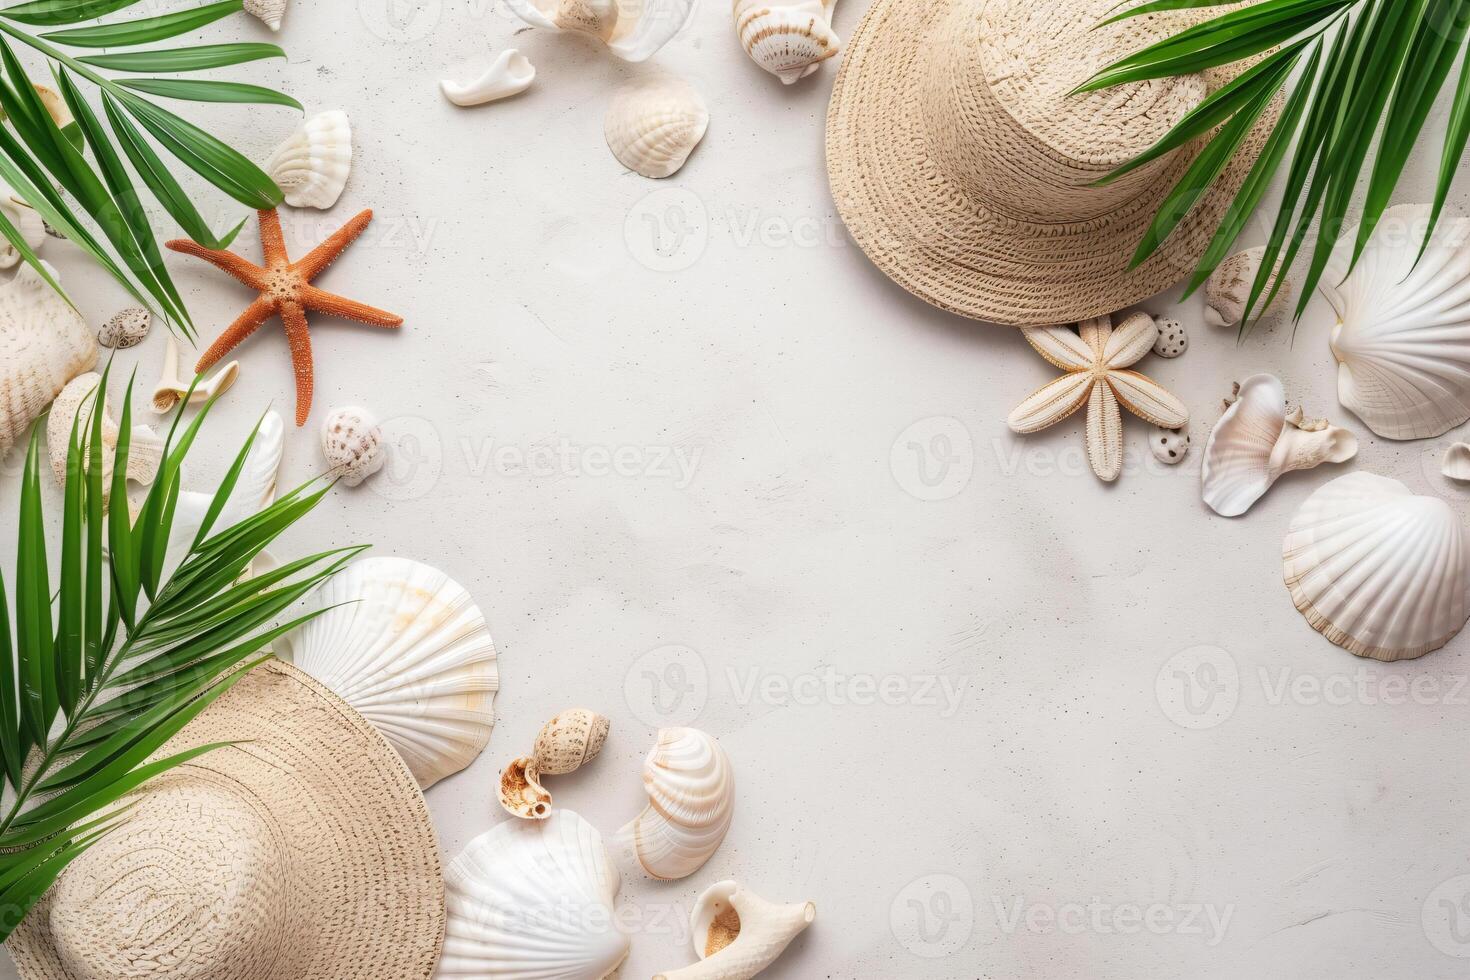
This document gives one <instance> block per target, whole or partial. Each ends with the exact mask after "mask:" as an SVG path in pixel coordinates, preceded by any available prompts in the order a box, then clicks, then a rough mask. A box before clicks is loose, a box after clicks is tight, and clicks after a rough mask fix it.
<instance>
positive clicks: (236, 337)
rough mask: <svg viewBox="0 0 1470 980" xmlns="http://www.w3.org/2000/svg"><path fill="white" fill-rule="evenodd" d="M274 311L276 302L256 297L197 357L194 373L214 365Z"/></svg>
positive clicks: (253, 331)
mask: <svg viewBox="0 0 1470 980" xmlns="http://www.w3.org/2000/svg"><path fill="white" fill-rule="evenodd" d="M275 312H276V304H275V303H272V302H271V301H270V300H268V299H266V298H265V297H264V296H260V297H257V298H256V300H255V302H254V303H251V304H250V305H249V306H247V307H246V308H245V312H244V313H241V314H240V315H239V316H238V317H236V318H235V322H234V323H232V324H230V325H229V326H228V327H226V328H225V332H224V333H222V334H220V335H219V339H217V340H216V341H215V342H214V343H212V344H210V345H209V350H207V351H205V352H204V356H203V357H201V358H199V363H198V364H196V365H194V373H196V374H203V373H204V372H205V371H208V370H209V369H210V368H212V367H214V366H215V365H216V364H218V363H219V362H220V360H221V359H222V358H223V357H224V356H225V355H226V354H228V353H229V352H230V351H232V350H234V349H235V348H236V347H237V346H238V345H239V343H240V341H242V340H244V339H245V338H246V337H248V336H250V335H251V334H253V333H255V331H256V329H257V328H258V327H259V326H260V325H261V324H262V323H264V322H265V321H267V320H269V319H270V318H271V314H273V313H275Z"/></svg>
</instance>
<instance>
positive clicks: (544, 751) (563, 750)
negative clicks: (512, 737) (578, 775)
mask: <svg viewBox="0 0 1470 980" xmlns="http://www.w3.org/2000/svg"><path fill="white" fill-rule="evenodd" d="M610 725H611V722H609V721H608V720H607V719H606V718H604V717H603V716H602V715H599V714H598V713H597V712H595V711H590V710H588V709H587V708H572V709H571V710H569V711H563V712H561V713H560V714H559V715H557V716H556V717H555V718H553V719H551V720H550V721H548V722H547V723H546V724H545V725H543V726H542V728H541V734H539V735H537V736H536V747H535V749H534V750H533V752H532V755H533V757H534V758H535V759H536V766H537V768H539V769H540V770H541V771H542V772H544V773H546V774H547V775H548V776H565V775H566V774H567V773H569V772H576V771H577V770H578V769H580V768H581V767H582V766H584V765H586V764H587V763H589V762H591V761H592V760H593V759H595V758H597V753H599V752H601V751H602V745H603V743H604V742H606V741H607V732H608V728H609V727H610Z"/></svg>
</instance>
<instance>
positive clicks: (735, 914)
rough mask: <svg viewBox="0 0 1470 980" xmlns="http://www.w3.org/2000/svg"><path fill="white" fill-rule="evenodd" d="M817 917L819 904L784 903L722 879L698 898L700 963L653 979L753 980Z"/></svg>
mask: <svg viewBox="0 0 1470 980" xmlns="http://www.w3.org/2000/svg"><path fill="white" fill-rule="evenodd" d="M816 917H817V906H816V904H815V903H813V902H797V903H796V904H793V905H778V904H776V903H775V902H768V901H766V900H765V899H764V898H761V897H760V896H759V895H757V894H755V893H754V892H752V891H750V890H749V889H748V888H742V887H741V886H740V885H738V884H736V883H735V882H733V881H722V882H719V883H718V884H715V885H711V886H710V887H709V888H706V889H705V890H704V892H703V894H701V895H700V896H699V898H698V899H696V900H695V903H694V912H693V913H692V914H691V915H690V917H689V925H690V933H691V935H692V936H693V939H694V955H696V956H698V957H699V962H698V963H695V964H693V965H692V966H686V967H684V968H683V969H679V970H669V971H667V972H665V973H660V974H657V975H656V976H654V978H653V980H750V978H751V977H753V976H755V975H756V974H758V973H760V972H761V971H762V970H764V969H765V968H766V967H768V966H770V965H771V964H772V963H774V962H776V958H777V957H778V956H780V955H781V954H782V953H783V952H785V951H786V947H787V946H789V945H791V940H793V939H795V938H796V937H797V936H799V935H800V934H801V933H802V931H803V930H805V929H806V927H807V926H809V925H811V924H812V921H813V920H814V919H816Z"/></svg>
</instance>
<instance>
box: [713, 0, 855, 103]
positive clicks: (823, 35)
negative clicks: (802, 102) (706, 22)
mask: <svg viewBox="0 0 1470 980" xmlns="http://www.w3.org/2000/svg"><path fill="white" fill-rule="evenodd" d="M835 2H836V0H832V2H828V3H822V2H819V0H798V2H794V3H790V2H788V3H782V2H779V0H775V2H763V0H735V3H734V9H735V35H736V37H738V38H739V39H740V46H741V47H742V48H744V49H745V53H746V54H748V55H750V60H751V61H754V62H755V63H756V64H758V65H760V66H761V67H762V68H764V69H765V70H766V71H768V72H770V73H771V74H772V75H775V76H776V77H777V78H779V79H781V83H782V84H783V85H790V84H791V83H793V82H795V81H797V80H798V79H802V78H805V77H807V76H808V75H810V74H811V73H812V72H814V71H816V70H817V69H818V68H820V67H821V66H822V62H824V61H826V60H827V59H828V58H831V57H833V56H834V55H836V54H837V52H838V50H840V49H841V47H842V41H841V40H840V39H839V38H838V37H837V35H836V34H834V33H833V32H832V8H833V6H835Z"/></svg>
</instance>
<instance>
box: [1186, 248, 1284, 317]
mask: <svg viewBox="0 0 1470 980" xmlns="http://www.w3.org/2000/svg"><path fill="white" fill-rule="evenodd" d="M1265 257H1266V246H1264V245H1261V246H1257V247H1256V248H1248V249H1246V250H1245V251H1244V252H1237V253H1236V254H1234V255H1232V256H1230V258H1228V259H1226V260H1225V261H1224V262H1221V263H1220V264H1219V266H1217V267H1216V268H1215V271H1214V272H1213V273H1211V274H1210V278H1209V279H1208V280H1207V281H1206V282H1205V322H1206V323H1208V324H1209V325H1210V326H1212V327H1234V326H1237V325H1239V323H1240V321H1241V320H1243V319H1245V304H1246V302H1247V301H1248V300H1249V299H1250V296H1251V288H1252V287H1253V286H1255V284H1256V276H1257V275H1259V274H1260V271H1261V262H1262V261H1263V260H1264V259H1265ZM1280 276H1281V270H1280V269H1279V268H1278V269H1277V270H1276V275H1273V276H1272V277H1271V278H1270V279H1268V280H1267V281H1266V288H1265V290H1264V291H1263V292H1262V293H1261V300H1264V299H1265V298H1266V297H1267V296H1270V295H1271V290H1273V289H1275V288H1276V281H1277V280H1278V279H1279V278H1280ZM1291 290H1292V285H1291V280H1289V279H1288V280H1285V281H1284V282H1282V283H1281V289H1280V290H1278V291H1277V293H1276V297H1275V298H1274V299H1272V300H1271V302H1270V304H1269V305H1268V306H1267V307H1266V309H1265V310H1264V311H1262V312H1263V314H1264V313H1269V312H1270V311H1272V310H1275V309H1277V308H1278V307H1280V305H1281V304H1282V303H1283V302H1285V301H1286V299H1287V297H1289V296H1290V295H1291ZM1261 300H1258V301H1257V302H1258V303H1259V302H1260V301H1261Z"/></svg>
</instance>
